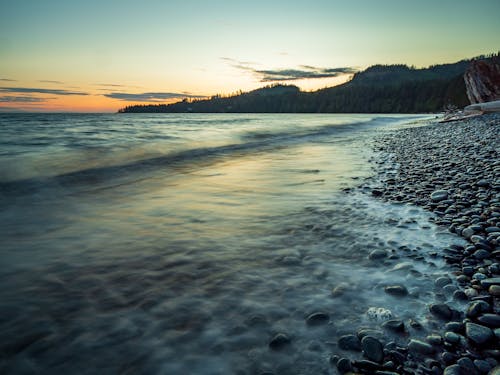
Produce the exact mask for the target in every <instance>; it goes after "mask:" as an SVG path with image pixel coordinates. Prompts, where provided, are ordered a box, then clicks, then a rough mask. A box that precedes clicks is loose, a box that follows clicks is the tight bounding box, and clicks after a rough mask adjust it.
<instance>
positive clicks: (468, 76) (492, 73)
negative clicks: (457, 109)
mask: <svg viewBox="0 0 500 375" xmlns="http://www.w3.org/2000/svg"><path fill="white" fill-rule="evenodd" d="M464 80H465V86H466V88H467V96H468V97H469V100H470V102H471V103H472V104H474V103H484V102H490V101H493V100H500V57H499V56H497V57H492V58H489V59H485V60H475V61H472V62H471V64H470V66H469V68H468V69H467V70H466V72H465V75H464Z"/></svg>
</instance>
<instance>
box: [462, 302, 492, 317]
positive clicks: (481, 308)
mask: <svg viewBox="0 0 500 375" xmlns="http://www.w3.org/2000/svg"><path fill="white" fill-rule="evenodd" d="M490 310H491V307H490V305H489V304H488V303H487V302H485V301H473V302H471V303H470V305H469V307H468V308H467V313H466V315H467V317H468V318H475V317H477V316H479V315H481V313H485V312H489V311H490Z"/></svg>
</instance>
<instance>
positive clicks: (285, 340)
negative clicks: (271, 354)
mask: <svg viewBox="0 0 500 375" xmlns="http://www.w3.org/2000/svg"><path fill="white" fill-rule="evenodd" d="M290 342H291V340H290V337H288V335H287V334H285V333H278V334H276V335H275V336H274V337H273V338H272V339H271V341H270V342H269V347H270V348H271V349H273V350H280V349H282V348H283V347H285V346H287V345H288V344H290Z"/></svg>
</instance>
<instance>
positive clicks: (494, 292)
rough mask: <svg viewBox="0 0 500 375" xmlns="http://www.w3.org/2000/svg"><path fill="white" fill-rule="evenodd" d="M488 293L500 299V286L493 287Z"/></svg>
mask: <svg viewBox="0 0 500 375" xmlns="http://www.w3.org/2000/svg"><path fill="white" fill-rule="evenodd" d="M488 293H490V294H491V295H492V296H495V297H499V296H500V285H491V286H490V287H489V288H488Z"/></svg>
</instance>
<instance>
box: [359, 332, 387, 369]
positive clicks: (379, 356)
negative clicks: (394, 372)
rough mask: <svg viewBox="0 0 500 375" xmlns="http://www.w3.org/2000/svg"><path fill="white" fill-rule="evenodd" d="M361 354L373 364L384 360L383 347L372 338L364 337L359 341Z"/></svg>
mask: <svg viewBox="0 0 500 375" xmlns="http://www.w3.org/2000/svg"><path fill="white" fill-rule="evenodd" d="M361 346H362V347H363V353H364V355H365V357H366V358H368V359H369V360H370V361H374V362H378V363H380V362H382V360H383V359H384V346H383V345H382V343H381V342H380V341H379V340H377V339H376V338H375V337H373V336H365V337H363V339H362V340H361Z"/></svg>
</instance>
